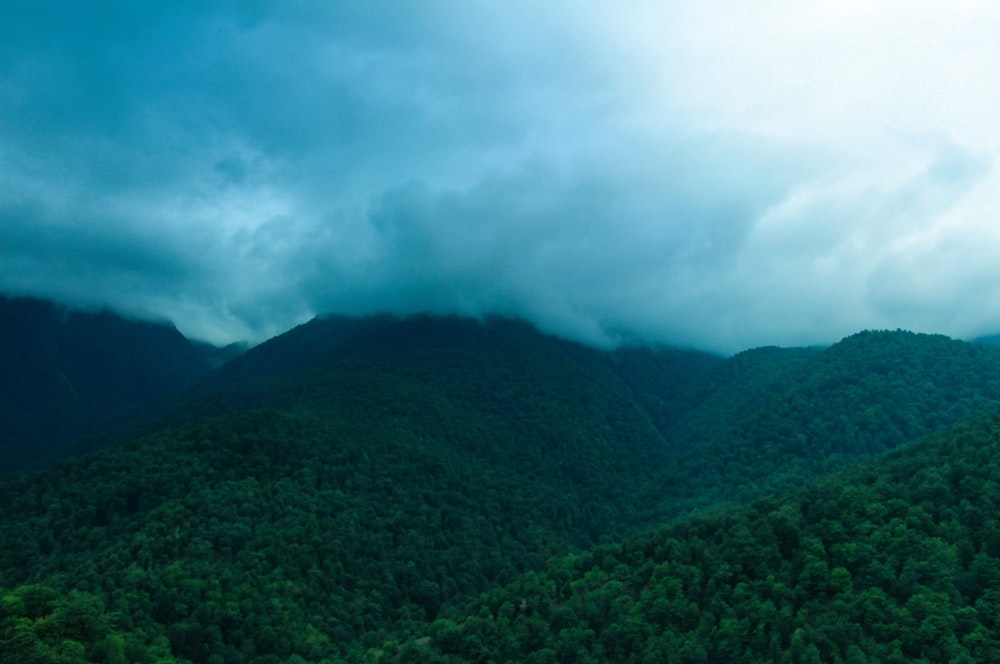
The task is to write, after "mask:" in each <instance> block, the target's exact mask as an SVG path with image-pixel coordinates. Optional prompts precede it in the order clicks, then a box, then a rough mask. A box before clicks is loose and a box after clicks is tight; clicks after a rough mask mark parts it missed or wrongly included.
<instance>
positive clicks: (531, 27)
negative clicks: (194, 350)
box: [0, 0, 1000, 352]
mask: <svg viewBox="0 0 1000 664" xmlns="http://www.w3.org/2000/svg"><path fill="white" fill-rule="evenodd" d="M998 37H1000V9H998V8H996V7H995V6H993V5H992V4H990V3H985V2H974V1H971V0H970V1H967V2H951V3H947V4H946V3H941V2H921V3H915V4H914V3H904V2H897V1H878V2H867V3H862V2H853V1H852V2H845V3H835V4H833V5H830V6H824V7H812V6H805V5H802V4H801V3H795V2H791V0H777V1H775V2H770V3H766V4H764V5H760V4H756V5H754V6H753V7H750V6H748V5H746V3H738V2H733V1H729V0H712V1H709V2H688V1H682V2H675V3H667V6H664V3H656V2H648V1H643V0H629V1H628V2H625V3H613V4H588V5H586V6H582V5H580V4H579V3H570V2H567V1H557V2H553V3H546V4H545V5H544V6H538V5H536V4H535V3H529V2H523V1H518V0H515V1H512V2H504V3H498V4H492V3H478V2H472V3H470V2H458V1H454V0H452V1H448V0H439V1H433V2H421V3H414V4H405V5H404V4H396V3H393V4H384V5H371V4H370V3H325V2H296V3H277V4H275V3H259V2H235V1H233V2H203V1H198V0H192V1H190V2H183V3H170V4H156V5H146V4H139V5H137V4H135V3H123V2H115V1H111V0H100V1H97V2H92V3H86V4H80V3H71V2H66V1H65V0H37V1H34V2H30V3H29V2H24V1H22V0H12V1H11V2H6V3H4V4H3V6H2V7H0V108H2V112H0V182H2V183H3V185H2V186H0V292H6V293H11V294H21V295H34V296H42V297H49V298H54V299H57V300H60V301H67V302H69V303H71V304H76V305H92V306H102V305H110V306H113V307H115V308H117V309H119V310H121V311H125V312H127V313H130V314H138V315H146V316H155V317H167V318H169V319H171V320H172V321H174V323H176V325H177V327H178V328H179V329H180V330H181V331H182V332H183V333H184V334H185V335H187V336H189V337H195V338H202V339H206V340H209V341H212V342H215V343H228V342H230V341H234V340H242V339H249V340H261V339H263V338H266V337H268V336H271V335H273V334H275V333H278V332H280V331H283V330H285V329H288V328H290V327H292V326H293V325H294V324H296V323H299V322H302V321H303V320H306V319H308V318H310V317H311V316H312V315H314V314H316V313H322V312H337V313H344V314H364V313H370V312H375V311H392V312H397V313H412V312H416V311H430V312H436V313H458V314H471V315H477V314H485V313H500V314H507V315H520V316H523V317H525V318H527V319H528V320H530V321H532V322H534V323H536V324H538V325H539V326H541V327H542V328H543V329H545V330H548V331H553V332H557V333H561V334H564V335H567V336H570V337H572V338H576V339H580V340H584V341H587V342H591V343H597V344H602V345H607V344H611V343H614V342H615V341H617V340H620V339H623V338H624V339H643V340H652V341H662V342H668V343H676V344H689V345H696V346H699V347H703V348H708V349H711V350H718V351H726V352H729V351H735V350H739V349H742V348H746V347H750V346H755V345H760V344H782V345H793V344H795V345H801V344H811V343H824V342H833V341H835V340H836V339H839V338H840V337H842V336H844V335H846V334H849V333H851V332H854V331H856V330H858V329H861V328H883V327H888V328H896V327H904V328H909V329H914V330H919V331H934V332H943V333H946V334H951V335H953V336H963V337H972V336H976V335H980V334H986V333H990V332H995V331H996V330H997V329H1000V295H998V294H997V291H996V289H993V288H989V287H988V286H990V285H992V284H994V283H996V281H997V278H998V277H1000V267H998V266H1000V261H998V260H997V256H998V253H1000V236H998V235H997V233H996V232H995V230H994V229H995V221H996V219H997V218H998V212H1000V193H998V192H1000V171H998V169H997V167H996V162H997V156H998V154H1000V129H998V128H997V124H996V118H997V117H1000V78H998V77H997V76H996V71H997V65H998V64H1000V39H998Z"/></svg>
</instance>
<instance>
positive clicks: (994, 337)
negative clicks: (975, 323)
mask: <svg viewBox="0 0 1000 664" xmlns="http://www.w3.org/2000/svg"><path fill="white" fill-rule="evenodd" d="M969 343H971V344H975V345H977V346H1000V334H987V335H984V336H981V337H976V338H975V339H970V340H969Z"/></svg>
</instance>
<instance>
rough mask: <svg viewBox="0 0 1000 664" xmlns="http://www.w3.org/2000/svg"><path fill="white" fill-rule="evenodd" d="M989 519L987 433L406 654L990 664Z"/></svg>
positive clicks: (711, 518)
mask: <svg viewBox="0 0 1000 664" xmlns="http://www.w3.org/2000/svg"><path fill="white" fill-rule="evenodd" d="M998 506H1000V416H995V417H993V418H991V419H989V420H986V421H982V422H978V423H975V424H971V425H966V426H961V427H958V428H956V429H954V430H951V431H948V432H946V433H944V434H939V435H937V436H936V437H934V438H933V439H931V440H927V441H924V442H921V443H919V444H914V445H908V446H906V447H905V448H904V449H900V450H897V451H895V452H893V453H890V454H889V455H888V456H886V457H885V458H882V459H879V460H878V461H877V462H876V463H869V464H867V465H865V466H864V467H862V468H859V469H856V470H853V471H850V472H847V473H845V474H842V475H838V476H836V477H834V478H831V479H827V480H824V481H821V482H819V483H817V484H815V485H813V486H811V487H809V488H808V489H806V490H804V491H801V492H800V493H798V494H797V495H794V496H792V497H789V498H782V499H766V500H761V501H758V502H756V503H754V504H752V505H750V506H748V507H745V508H741V509H733V510H729V511H726V512H717V513H713V514H708V515H705V516H702V517H700V518H697V519H694V520H691V521H688V522H685V523H681V524H678V525H675V526H672V527H668V528H664V529H661V530H659V531H656V532H653V533H649V534H645V535H642V536H639V537H635V538H633V539H630V540H628V541H626V542H624V543H623V544H619V545H613V546H605V547H600V548H598V549H596V550H595V551H593V552H590V553H585V554H582V555H577V556H573V557H569V558H563V559H560V560H556V561H553V562H552V563H550V565H549V566H548V568H547V569H546V571H545V572H544V573H542V574H529V575H527V576H525V577H523V578H522V579H520V580H519V581H518V582H517V583H515V584H513V585H510V586H507V587H505V588H503V589H499V590H496V591H494V592H491V593H488V594H486V595H484V596H483V597H482V598H480V599H479V600H477V601H476V602H475V603H473V604H472V606H471V607H470V608H469V609H468V610H467V613H466V614H465V615H464V616H463V617H458V616H453V617H451V618H442V619H439V620H438V621H436V622H435V623H434V624H433V625H431V626H430V627H429V628H428V630H427V632H426V634H428V635H429V637H430V638H416V639H412V640H411V641H410V642H408V643H407V644H404V646H403V647H402V652H403V653H404V655H405V657H407V658H410V659H413V658H417V659H419V661H427V662H467V661H475V662H509V661H527V662H557V661H558V662H622V661H660V662H722V661H725V662H829V661H843V662H876V661H878V662H894V661H898V662H903V661H906V662H925V663H930V662H945V661H950V662H987V661H997V660H998V658H1000V622H998V621H997V620H996V616H997V615H998V611H1000V525H998V523H997V521H996V519H995V518H994V516H993V515H995V514H996V512H997V508H998ZM386 652H387V654H393V653H392V652H390V651H386Z"/></svg>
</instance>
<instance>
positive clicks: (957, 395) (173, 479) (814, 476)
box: [0, 317, 1000, 664]
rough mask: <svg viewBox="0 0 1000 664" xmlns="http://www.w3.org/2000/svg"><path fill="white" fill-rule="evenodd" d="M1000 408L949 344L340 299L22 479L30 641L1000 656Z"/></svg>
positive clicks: (459, 656)
mask: <svg viewBox="0 0 1000 664" xmlns="http://www.w3.org/2000/svg"><path fill="white" fill-rule="evenodd" d="M995 411H1000V350H998V349H995V348H989V347H985V346H977V345H970V344H966V343H963V342H958V341H954V340H951V339H947V338H945V337H940V336H932V335H917V334H912V333H908V332H902V331H897V332H865V333H860V334H858V335H854V336H852V337H849V338H848V339H845V340H844V341H842V342H840V343H838V344H835V345H834V346H832V347H829V348H806V349H779V348H762V349H756V350H752V351H747V352H745V353H741V354H739V355H737V356H734V357H732V358H722V357H718V356H713V355H709V354H706V353H700V352H697V351H690V350H679V349H670V348H628V349H620V350H618V351H600V350H596V349H592V348H587V347H583V346H579V345H576V344H573V343H570V342H566V341H563V340H560V339H557V338H554V337H550V336H546V335H543V334H540V333H539V332H537V331H536V330H535V329H534V328H532V327H531V326H529V325H527V324H525V323H523V322H519V321H513V320H507V319H490V320H487V321H482V322H477V321H472V320H466V319H456V318H434V317H414V318H408V319H396V318H391V317H373V318H367V319H345V318H326V319H317V320H314V321H312V322H311V323H308V324H306V325H303V326H301V327H299V328H296V329H295V330H292V331H291V332H289V333H287V334H285V335H282V336H281V337H278V338H276V339H274V340H272V341H270V342H268V343H265V344H263V345H261V346H259V347H257V348H254V349H251V350H250V351H248V352H246V353H245V354H243V355H241V356H240V357H237V358H236V359H234V360H232V361H230V362H228V363H227V364H225V365H224V366H222V367H221V368H219V369H217V370H215V371H213V372H211V373H209V374H207V375H206V376H205V377H204V378H203V379H202V380H201V381H200V382H199V383H198V384H197V385H196V386H195V387H193V388H192V389H191V390H189V391H188V392H186V393H185V394H184V396H182V397H180V398H179V400H175V401H174V405H173V406H171V407H169V408H168V409H167V410H165V411H163V412H161V414H160V415H158V416H156V417H153V418H151V419H148V420H147V422H146V424H145V425H143V427H142V428H141V429H139V430H136V431H135V432H134V434H133V435H130V436H129V437H128V438H127V439H125V440H121V439H116V440H115V441H114V442H113V444H107V445H105V446H103V447H101V448H100V449H98V450H97V451H96V452H94V453H91V454H88V455H85V456H81V457H79V458H73V459H67V460H64V461H62V462H60V463H57V464H55V465H52V466H50V467H48V468H45V469H42V470H39V471H35V472H32V473H22V474H18V475H13V476H9V477H7V478H4V479H3V480H2V481H0V541H3V542H4V543H5V544H4V546H3V547H2V548H0V587H2V591H0V662H35V661H37V662H149V663H156V662H160V663H166V662H181V663H184V662H195V663H203V662H205V663H211V664H225V663H230V662H233V663H235V662H257V663H259V664H286V663H287V664H300V663H301V662H334V661H497V662H502V661H539V662H541V661H692V662H696V661H780V660H781V659H782V658H783V659H785V660H787V661H794V662H798V661H845V662H847V661H893V658H896V659H898V660H899V661H903V659H906V660H910V659H915V658H920V657H922V658H924V659H925V660H926V661H948V660H949V659H953V661H983V659H982V656H983V654H984V653H986V654H989V653H991V652H993V651H992V650H990V648H993V645H992V643H993V640H994V639H997V638H1000V635H998V634H997V631H996V629H997V628H996V627H995V626H994V625H993V623H992V622H991V618H990V617H989V613H988V609H989V606H991V605H989V602H991V601H993V600H992V599H990V597H992V595H990V591H991V587H995V584H994V580H995V578H994V577H993V576H991V575H992V574H993V572H992V571H991V570H993V569H994V568H993V567H992V565H994V557H995V556H996V555H997V554H998V553H1000V551H995V550H994V549H995V546H994V543H993V536H992V535H991V533H992V532H993V530H992V529H993V526H994V525H995V524H993V520H992V519H991V518H989V516H988V515H989V514H991V513H992V507H993V505H992V502H989V501H992V500H994V499H995V498H996V497H995V496H993V495H992V493H991V492H993V491H994V490H995V484H994V482H995V480H996V478H993V477H992V475H991V473H993V472H994V469H993V467H994V464H995V461H996V459H995V456H996V454H997V450H996V449H995V448H996V444H997V443H996V432H997V430H998V427H1000V424H998V422H997V421H995V420H991V419H986V420H977V419H976V418H983V417H988V416H989V415H990V414H991V413H993V412H995ZM969 421H975V422H976V423H974V424H962V423H963V422H969ZM956 426H957V428H949V427H956ZM935 431H936V432H938V433H936V434H934V435H933V436H932V437H931V438H929V439H926V440H921V439H923V438H924V437H926V436H927V435H928V434H932V432H935ZM918 440H919V442H909V441H918ZM900 445H903V447H899V446H900ZM895 448H898V449H895ZM893 450H895V451H893ZM859 463H860V464H861V465H859V466H858V465H856V464H859ZM831 473H834V474H833V475H831ZM836 473H839V474H836ZM821 478H825V479H821ZM845 496H846V497H845ZM754 499H756V501H757V502H749V501H751V500H754ZM976 514H978V515H980V516H979V517H975V516H974V515H976ZM977 519H978V520H977ZM665 524H668V525H666V526H665ZM664 526H665V527H664ZM899 542H901V543H899ZM998 570H1000V568H998ZM977 589H978V590H977ZM998 591H1000V589H998ZM859 620H860V621H861V623H862V624H863V625H865V627H863V628H858V629H860V630H861V631H857V629H855V628H854V627H852V626H851V625H854V624H855V623H857V622H858V621H859ZM925 623H926V625H925ZM935 626H936V627H935ZM904 628H905V629H904ZM934 629H937V631H936V632H934V631H933V630H934ZM900 630H902V631H900ZM932 633H933V634H936V635H937V636H936V637H934V638H931V637H930V636H929V635H930V634H932ZM893 634H895V636H892V635H893ZM949 635H950V636H949ZM890 637H891V638H890ZM932 642H933V644H934V647H937V648H939V650H933V649H932V647H931V645H930V644H931V643H932ZM942 653H947V654H948V657H946V658H945V659H943V660H942V659H940V658H939V656H941V654H942ZM963 656H964V657H969V658H971V659H968V660H962V659H961V657H963ZM954 658H959V659H954ZM987 659H988V658H987Z"/></svg>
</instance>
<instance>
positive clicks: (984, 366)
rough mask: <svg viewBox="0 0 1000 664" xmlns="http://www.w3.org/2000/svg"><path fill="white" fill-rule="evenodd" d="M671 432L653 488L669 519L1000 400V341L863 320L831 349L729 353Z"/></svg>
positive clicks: (800, 478)
mask: <svg viewBox="0 0 1000 664" xmlns="http://www.w3.org/2000/svg"><path fill="white" fill-rule="evenodd" d="M699 394H700V395H701V398H700V399H699V400H698V402H697V403H694V404H692V405H691V406H690V407H688V409H687V410H686V414H685V416H684V417H682V418H677V419H676V421H675V422H673V423H671V424H670V425H669V426H667V427H661V433H662V434H663V436H664V437H665V438H666V439H667V440H669V441H670V443H671V450H673V456H672V462H671V463H670V464H669V465H668V466H667V467H666V468H665V472H664V474H663V477H662V478H661V480H660V481H659V482H657V483H654V484H653V485H651V486H653V487H654V492H653V493H652V494H650V495H649V496H648V502H649V503H650V504H653V503H656V504H658V505H659V507H658V509H659V514H660V517H661V519H663V520H667V519H670V518H675V517H676V516H677V515H679V514H683V513H685V512H687V511H690V510H693V509H698V508H701V507H705V506H708V505H712V504H714V503H717V502H719V501H723V500H728V501H733V502H741V501H743V500H746V499H747V498H748V497H753V496H759V495H763V494H764V493H767V492H771V491H774V490H778V489H783V488H785V489H787V488H791V487H794V486H799V485H801V484H803V483H804V482H806V481H808V480H809V479H811V478H816V477H819V476H821V475H822V474H825V473H829V472H831V471H832V470H835V469H837V468H840V467H843V466H844V465H845V464H847V463H851V462H853V461H856V460H858V459H861V458H864V457H866V456H869V455H872V454H877V453H880V452H883V451H885V450H887V449H891V448H893V447H895V446H897V445H900V444H902V443H904V442H906V441H908V440H913V439H915V438H919V437H921V436H924V435H926V434H928V433H931V432H933V431H936V430H939V429H942V428H944V427H947V426H950V425H953V424H957V423H959V422H962V421H964V420H967V419H969V418H972V417H976V416H979V415H983V414H986V413H990V412H993V411H995V410H1000V349H996V348H985V347H981V346H975V345H972V344H968V343H965V342H962V341H955V340H952V339H949V338H947V337H944V336H941V335H928V334H914V333H911V332H903V331H894V332H889V331H882V332H872V331H869V332H861V333H858V334H855V335H852V336H850V337H848V338H846V339H844V340H842V341H841V342H839V343H837V344H834V345H833V346H831V347H829V348H825V349H818V348H806V349H794V348H793V349H777V348H763V349H756V350H752V351H747V352H744V353H741V354H739V355H736V356H734V357H732V358H729V359H728V360H725V361H723V362H719V363H717V364H716V365H715V367H714V368H713V369H712V370H711V371H709V372H708V373H707V374H706V375H704V377H703V379H702V383H701V387H699Z"/></svg>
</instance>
